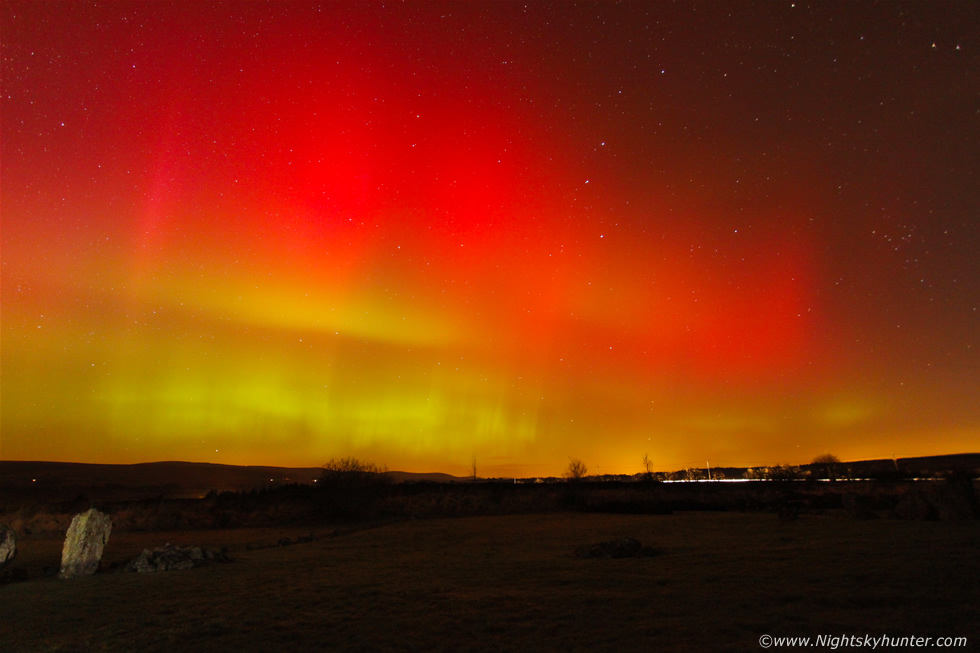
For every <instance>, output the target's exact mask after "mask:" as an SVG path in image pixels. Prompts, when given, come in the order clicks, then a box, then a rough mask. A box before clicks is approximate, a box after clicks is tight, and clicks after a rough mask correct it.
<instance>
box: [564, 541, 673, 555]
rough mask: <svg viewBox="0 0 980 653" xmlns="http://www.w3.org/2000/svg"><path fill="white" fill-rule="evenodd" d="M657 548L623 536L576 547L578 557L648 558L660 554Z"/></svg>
mask: <svg viewBox="0 0 980 653" xmlns="http://www.w3.org/2000/svg"><path fill="white" fill-rule="evenodd" d="M659 553H660V552H659V551H657V550H656V549H654V548H652V547H649V546H643V545H642V544H641V543H640V542H639V540H634V539H633V538H631V537H623V538H620V539H618V540H611V541H609V542H599V543H597V544H593V545H591V546H580V547H579V548H577V549H575V557H576V558H607V559H608V558H648V557H650V556H655V555H658V554H659Z"/></svg>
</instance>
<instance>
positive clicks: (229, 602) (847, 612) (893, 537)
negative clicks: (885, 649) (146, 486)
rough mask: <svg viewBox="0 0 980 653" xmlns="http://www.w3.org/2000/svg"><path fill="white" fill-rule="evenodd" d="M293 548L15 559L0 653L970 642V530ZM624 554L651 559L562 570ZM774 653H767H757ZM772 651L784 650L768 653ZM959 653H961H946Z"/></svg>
mask: <svg viewBox="0 0 980 653" xmlns="http://www.w3.org/2000/svg"><path fill="white" fill-rule="evenodd" d="M308 532H309V530H308V529H299V528H280V529H237V530H224V531H222V530H201V531H188V532H121V533H118V534H113V536H112V538H111V539H110V542H109V545H108V547H107V549H106V553H105V558H104V559H103V567H104V568H107V567H109V568H111V567H112V566H113V565H114V564H117V563H120V562H122V561H125V560H128V559H131V558H133V557H135V556H136V555H138V554H139V552H140V551H141V550H142V549H143V548H144V547H154V546H160V545H162V544H164V543H165V542H168V541H169V542H173V543H181V544H195V545H203V546H209V547H214V548H220V547H228V548H229V549H230V552H231V555H232V556H233V557H234V562H231V563H227V564H215V565H212V566H208V567H202V568H198V569H192V570H187V571H174V572H166V573H157V574H133V573H112V572H107V571H102V572H100V573H98V574H96V575H94V576H89V577H84V578H80V579H76V580H72V581H62V580H58V579H56V578H51V577H46V576H43V575H41V574H40V571H39V570H41V569H42V568H44V567H46V566H57V564H58V562H59V559H60V558H59V556H60V547H61V541H60V539H59V538H55V537H48V536H43V537H42V536H37V537H27V538H24V539H22V540H21V541H20V542H19V549H20V552H19V554H18V558H17V564H18V566H19V567H21V568H23V569H26V570H27V571H28V572H29V574H30V579H29V580H26V581H22V582H15V583H10V584H7V585H3V586H0V651H4V652H9V651H208V652H210V653H213V652H216V651H240V652H242V653H244V652H247V651H315V650H407V651H429V650H445V651H467V650H475V651H483V650H512V651H517V650H561V651H564V650H569V651H572V650H580V651H603V650H606V651H613V650H615V651H621V650H643V651H753V650H762V649H761V648H760V646H759V637H760V636H761V635H763V634H772V635H812V636H816V635H821V634H828V635H860V636H862V637H863V636H864V635H866V634H870V635H873V636H881V635H882V634H887V635H920V636H932V637H946V636H965V637H968V638H969V644H968V648H967V649H966V650H970V647H975V646H976V644H977V642H978V641H980V640H978V638H980V626H978V620H977V614H978V607H980V583H978V582H977V579H978V578H980V556H978V555H977V544H978V542H980V522H978V521H976V520H966V521H948V522H947V521H902V520H893V519H879V520H853V519H847V518H845V517H844V516H843V515H842V514H840V513H836V512H829V513H827V514H816V515H803V516H801V517H800V518H799V519H797V520H795V521H781V520H779V519H778V518H777V516H776V515H774V514H771V513H735V512H684V513H677V514H672V515H616V514H594V513H591V514H590V513H575V512H566V513H555V514H544V515H542V514H532V515H505V516H487V517H471V518H457V519H426V520H413V521H401V522H397V523H389V524H386V525H378V526H374V527H363V526H359V527H356V528H350V529H347V530H340V531H331V530H326V529H324V530H322V531H321V532H318V533H317V538H316V539H314V540H313V541H312V542H306V543H301V544H292V545H290V546H282V547H277V546H272V545H274V544H275V543H276V542H278V540H279V539H280V538H282V537H290V538H291V539H294V540H295V539H296V538H297V537H298V536H301V535H306V534H307V533H308ZM621 537H632V538H636V539H638V540H640V541H642V543H643V544H644V545H648V546H652V547H654V548H655V549H657V550H658V551H659V554H658V555H655V556H652V557H642V558H626V559H582V558H578V557H575V555H574V552H575V550H576V548H577V547H580V546H585V545H590V544H593V543H596V542H601V541H605V540H613V539H616V538H621ZM776 650H779V649H776ZM785 650H789V649H785ZM961 650H963V649H961Z"/></svg>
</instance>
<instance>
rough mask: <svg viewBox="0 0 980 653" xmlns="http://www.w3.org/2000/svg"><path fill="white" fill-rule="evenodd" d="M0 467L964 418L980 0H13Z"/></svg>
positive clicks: (545, 471) (876, 447) (604, 458)
mask: <svg viewBox="0 0 980 653" xmlns="http://www.w3.org/2000/svg"><path fill="white" fill-rule="evenodd" d="M0 17H2V47H3V70H2V73H3V78H2V113H0V118H2V205H0V208H2V219H3V222H2V338H3V339H2V401H3V403H2V443H0V458H2V459H4V460H18V459H19V460H63V461H77V462H101V463H132V462H146V461H155V460H188V461H205V462H220V463H233V464H256V465H290V466H314V465H319V464H322V463H323V462H325V461H326V460H328V459H330V458H331V457H335V456H346V455H354V456H357V457H359V458H362V459H365V460H370V461H373V462H375V463H378V464H386V465H387V466H388V467H390V468H392V469H401V470H407V471H443V472H448V473H455V474H468V473H470V471H471V465H472V461H473V460H474V459H475V460H476V464H477V468H478V469H477V472H478V473H479V474H480V475H482V476H504V475H518V476H530V475H557V474H560V473H561V471H562V470H563V469H564V468H565V466H566V464H567V462H568V458H569V457H570V456H574V457H579V458H581V459H583V460H585V461H586V463H587V464H588V466H589V469H590V472H592V473H594V472H596V471H597V470H598V471H599V472H600V473H635V472H639V471H641V470H642V465H641V460H642V457H643V455H644V454H648V455H649V457H650V458H651V460H652V461H653V463H654V467H655V468H656V469H664V470H669V469H679V468H685V467H691V466H704V465H705V463H706V461H710V463H711V465H712V466H716V465H717V466H725V465H731V466H735V465H739V466H747V465H765V464H775V463H790V464H798V463H804V462H809V461H810V460H811V459H813V458H814V457H815V456H817V455H819V454H823V453H826V452H831V453H834V454H836V455H837V456H839V457H840V458H841V459H844V460H848V459H858V458H890V457H903V456H914V455H934V454H946V453H961V452H976V451H978V450H980V174H978V171H980V4H978V3H973V2H958V3H947V2H932V1H930V2H884V3H874V4H873V3H862V2H846V3H845V2H840V3H835V2H816V3H806V2H763V3H758V4H753V3H749V2H736V3H724V2H703V3H689V2H680V3H667V2H636V3H626V4H615V3H608V4H592V3H589V4H578V3H572V2H555V3H546V2H534V3H529V4H528V5H526V6H525V5H524V4H519V3H504V2H492V3H491V2H465V3H464V2H453V3H408V4H401V3H393V4H387V3H386V4H380V3H329V2H322V3H308V2H297V3H284V2H275V3H262V2H248V3H238V2H232V3H200V2H176V3H174V2H171V3H166V2H147V3H129V2H105V3H97V4H94V3H87V2H44V3H41V2H10V1H7V0H5V1H4V2H3V4H2V16H0Z"/></svg>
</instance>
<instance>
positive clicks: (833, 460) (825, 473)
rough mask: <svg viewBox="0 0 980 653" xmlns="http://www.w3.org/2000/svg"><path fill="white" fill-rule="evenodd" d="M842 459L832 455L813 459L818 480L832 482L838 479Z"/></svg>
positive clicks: (823, 455)
mask: <svg viewBox="0 0 980 653" xmlns="http://www.w3.org/2000/svg"><path fill="white" fill-rule="evenodd" d="M838 465H840V458H838V457H837V456H835V455H834V454H832V453H825V454H822V455H820V456H817V457H816V458H814V459H813V463H812V466H813V471H814V473H815V475H817V476H818V478H828V479H830V480H831V481H833V480H834V479H836V478H837V477H838V473H837V466H838Z"/></svg>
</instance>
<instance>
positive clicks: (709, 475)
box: [704, 460, 711, 481]
mask: <svg viewBox="0 0 980 653" xmlns="http://www.w3.org/2000/svg"><path fill="white" fill-rule="evenodd" d="M704 462H705V464H706V465H707V466H708V480H709V481H710V480H711V461H710V460H705V461H704Z"/></svg>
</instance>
